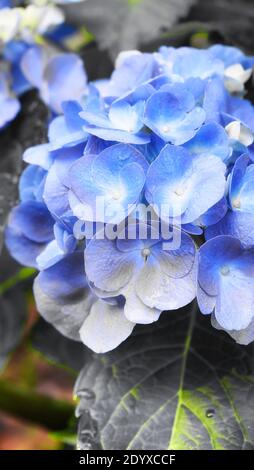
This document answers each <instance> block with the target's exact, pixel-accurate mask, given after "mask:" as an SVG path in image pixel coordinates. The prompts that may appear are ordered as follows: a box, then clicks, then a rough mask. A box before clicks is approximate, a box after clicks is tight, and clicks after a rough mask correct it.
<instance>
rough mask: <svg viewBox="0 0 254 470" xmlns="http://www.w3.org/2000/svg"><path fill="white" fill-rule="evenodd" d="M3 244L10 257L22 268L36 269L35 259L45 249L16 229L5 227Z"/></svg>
mask: <svg viewBox="0 0 254 470" xmlns="http://www.w3.org/2000/svg"><path fill="white" fill-rule="evenodd" d="M5 244H6V246H7V248H8V250H9V252H10V253H11V255H12V257H13V258H14V259H15V260H16V261H18V262H19V263H20V264H22V265H24V266H29V267H30V266H31V267H34V268H37V267H38V266H37V262H36V258H37V256H38V255H39V254H40V253H41V252H42V250H43V249H44V248H45V243H36V242H33V241H31V240H29V239H28V238H26V237H25V236H24V235H23V234H22V232H21V231H20V230H18V228H16V227H15V228H13V227H11V226H7V227H6V229H5Z"/></svg>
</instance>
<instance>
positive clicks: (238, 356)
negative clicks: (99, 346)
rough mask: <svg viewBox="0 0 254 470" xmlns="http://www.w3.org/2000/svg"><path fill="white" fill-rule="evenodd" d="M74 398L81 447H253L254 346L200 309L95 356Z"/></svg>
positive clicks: (169, 316) (172, 315) (171, 315)
mask: <svg viewBox="0 0 254 470" xmlns="http://www.w3.org/2000/svg"><path fill="white" fill-rule="evenodd" d="M75 393H76V395H77V396H79V397H80V403H79V405H78V408H77V416H79V417H80V425H79V437H78V439H79V442H78V446H79V447H80V448H81V449H89V448H99V447H101V448H103V449H111V450H112V449H145V450H149V449H156V450H159V449H162V450H166V449H170V450H177V449H183V450H185V449H186V450H202V449H214V450H215V449H216V450H218V449H226V450H228V449H250V448H251V449H254V408H253V406H252V403H253V400H254V375H253V348H252V347H251V346H250V347H244V346H240V345H237V344H236V343H235V342H234V341H233V340H232V339H231V338H230V337H228V336H227V335H226V334H225V333H224V332H220V331H217V330H215V329H213V328H212V326H211V324H210V319H209V318H208V317H205V316H203V315H201V314H200V313H199V312H198V311H197V309H196V306H195V305H194V306H193V308H192V310H191V309H190V307H188V308H185V309H183V310H181V311H177V312H166V313H164V314H163V315H162V318H161V319H160V321H158V322H157V323H155V324H153V325H149V326H139V327H137V328H136V330H135V334H134V335H133V336H132V337H130V338H129V339H128V340H127V341H126V342H125V343H123V344H122V345H121V346H120V347H119V348H117V349H116V350H114V351H113V352H111V353H109V354H106V355H91V357H90V360H89V361H88V362H87V364H86V366H85V367H84V369H83V370H82V372H81V374H80V376H79V379H78V381H77V383H76V387H75ZM91 430H92V431H91ZM91 433H92V436H93V437H91Z"/></svg>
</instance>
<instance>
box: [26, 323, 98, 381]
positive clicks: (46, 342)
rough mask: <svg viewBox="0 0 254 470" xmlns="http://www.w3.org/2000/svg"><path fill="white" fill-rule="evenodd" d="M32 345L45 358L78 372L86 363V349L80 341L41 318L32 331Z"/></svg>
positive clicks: (87, 353)
mask: <svg viewBox="0 0 254 470" xmlns="http://www.w3.org/2000/svg"><path fill="white" fill-rule="evenodd" d="M31 340H32V346H33V347H34V348H35V349H37V350H38V351H39V352H40V353H41V354H43V355H44V356H45V357H47V359H49V360H50V361H53V362H55V363H57V364H59V365H63V366H66V367H68V368H70V369H72V370H73V371H75V372H79V371H80V369H81V368H82V366H83V365H84V364H85V363H86V358H87V356H88V355H90V354H89V352H88V349H87V348H86V347H85V346H84V345H83V344H82V343H80V342H78V341H73V340H71V339H69V338H66V337H65V336H63V335H62V334H61V333H59V332H58V331H57V330H56V329H55V328H54V327H53V326H52V325H50V324H49V323H47V322H46V321H45V320H43V318H40V319H39V321H38V322H37V324H36V326H35V328H34V330H33V331H32V336H31Z"/></svg>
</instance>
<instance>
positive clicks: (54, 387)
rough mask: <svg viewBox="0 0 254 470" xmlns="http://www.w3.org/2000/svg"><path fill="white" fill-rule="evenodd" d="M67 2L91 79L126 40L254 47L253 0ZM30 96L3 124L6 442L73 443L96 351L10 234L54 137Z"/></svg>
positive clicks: (29, 445) (0, 429) (1, 381)
mask: <svg viewBox="0 0 254 470" xmlns="http://www.w3.org/2000/svg"><path fill="white" fill-rule="evenodd" d="M63 8H64V10H65V13H66V22H67V24H68V25H69V27H70V31H71V32H72V34H70V36H68V38H67V39H66V41H64V42H62V43H61V46H59V47H61V50H62V49H66V50H73V51H75V52H78V53H79V54H80V56H81V57H82V58H83V60H84V63H85V67H86V70H87V74H88V77H89V79H90V80H94V79H97V78H103V77H107V76H108V75H109V74H110V73H111V71H112V68H113V63H114V59H115V57H116V55H117V53H118V52H119V51H120V50H122V49H133V48H139V49H141V50H143V51H153V50H155V49H156V48H158V47H159V46H160V45H162V44H166V45H173V46H181V45H191V46H194V47H199V48H205V47H207V46H209V45H210V44H212V43H218V42H220V43H226V44H232V45H236V46H239V47H241V48H242V49H243V50H244V51H245V52H247V53H249V54H254V28H253V22H254V4H253V0H249V1H248V0H242V1H240V0H213V1H212V2H211V1H206V0H202V1H195V0H157V1H156V2H155V1H154V0H86V1H83V2H80V3H78V4H75V3H69V4H66V5H64V6H63ZM0 15H1V10H0ZM49 40H52V41H53V40H54V37H53V36H52V37H51V38H49ZM250 96H251V95H250ZM21 103H22V110H21V112H20V113H19V115H18V117H17V118H16V119H15V121H13V122H12V123H11V124H10V125H9V126H8V127H7V128H5V129H4V130H2V131H1V133H0V149H1V158H0V231H1V246H2V253H1V259H0V266H1V269H0V295H1V296H0V367H1V371H0V450H3V449H31V450H32V449H36V450H39V449H63V448H65V449H68V448H72V447H73V446H75V439H76V426H77V425H76V420H75V418H74V409H75V397H74V398H73V385H74V382H75V378H76V376H77V373H78V371H79V370H80V368H81V367H82V366H83V364H84V362H85V358H86V354H87V353H86V350H85V348H84V347H83V346H82V345H80V344H78V343H75V342H73V341H70V340H67V339H66V338H64V337H62V336H61V335H60V334H59V333H58V332H57V331H56V330H54V329H53V327H51V326H50V325H48V324H47V323H46V322H44V321H43V320H42V319H40V318H39V316H38V314H37V312H36V308H35V304H34V300H33V295H32V283H33V279H34V276H35V274H36V273H35V271H34V270H32V269H29V268H22V266H20V265H18V264H17V263H16V262H14V261H13V260H12V259H11V258H10V256H9V255H8V253H7V252H6V249H5V248H4V242H3V231H4V225H5V222H6V219H7V217H8V212H9V210H10V208H11V207H12V206H13V205H14V204H15V202H16V200H17V179H18V175H19V173H20V171H21V166H22V164H21V159H20V156H21V154H22V152H23V151H24V150H25V149H26V148H27V147H29V146H32V145H36V144H38V143H42V142H44V141H45V140H46V123H47V109H46V107H45V105H44V104H43V103H42V102H41V101H40V100H39V98H38V96H37V95H36V92H34V91H32V92H31V91H29V92H28V93H26V94H25V95H24V96H23V97H22V98H21Z"/></svg>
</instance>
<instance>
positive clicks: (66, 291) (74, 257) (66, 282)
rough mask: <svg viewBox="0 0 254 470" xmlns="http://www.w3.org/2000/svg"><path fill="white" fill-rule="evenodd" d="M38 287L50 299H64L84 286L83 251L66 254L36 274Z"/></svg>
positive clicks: (85, 283)
mask: <svg viewBox="0 0 254 470" xmlns="http://www.w3.org/2000/svg"><path fill="white" fill-rule="evenodd" d="M37 279H38V283H39V285H40V288H41V289H42V290H43V291H44V292H45V293H46V294H47V295H48V296H49V297H51V298H52V299H57V300H64V299H65V298H70V297H72V296H74V295H75V294H77V292H78V291H79V290H80V289H82V288H84V287H86V285H87V282H86V277H85V270H84V254H83V252H75V253H72V254H70V255H67V256H66V257H65V258H64V259H63V260H61V261H60V262H59V263H57V264H54V266H51V267H50V268H48V269H46V270H45V271H41V272H40V274H39V275H38V278H37Z"/></svg>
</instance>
